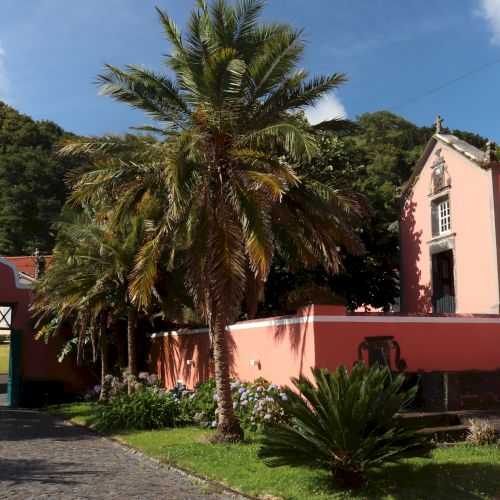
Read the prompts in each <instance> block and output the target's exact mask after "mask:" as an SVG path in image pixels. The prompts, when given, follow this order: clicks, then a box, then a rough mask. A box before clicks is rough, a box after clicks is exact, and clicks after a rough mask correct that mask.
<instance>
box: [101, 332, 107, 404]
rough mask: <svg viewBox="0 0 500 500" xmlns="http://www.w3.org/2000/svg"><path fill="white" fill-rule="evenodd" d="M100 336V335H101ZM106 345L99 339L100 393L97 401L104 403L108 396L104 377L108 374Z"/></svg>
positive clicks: (104, 341)
mask: <svg viewBox="0 0 500 500" xmlns="http://www.w3.org/2000/svg"><path fill="white" fill-rule="evenodd" d="M101 335H102V334H101ZM108 361H109V360H108V343H107V342H106V340H105V339H103V338H102V337H101V393H100V394H99V399H100V400H101V401H106V400H107V399H108V394H107V391H106V375H108V374H109V362H108Z"/></svg>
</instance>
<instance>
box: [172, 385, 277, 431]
mask: <svg viewBox="0 0 500 500" xmlns="http://www.w3.org/2000/svg"><path fill="white" fill-rule="evenodd" d="M231 393H232V397H233V407H234V409H235V414H236V416H237V417H238V419H239V421H240V423H241V425H243V426H244V427H246V428H247V429H249V430H252V431H260V430H262V428H263V426H264V424H265V423H267V422H283V421H285V420H286V419H287V418H286V415H285V413H284V411H283V409H282V408H281V407H280V406H279V404H278V403H277V401H278V399H286V398H287V396H286V394H285V393H284V392H282V391H281V389H280V388H279V387H278V386H277V385H276V384H270V383H269V382H268V381H267V380H264V379H262V378H260V379H257V380H255V381H254V382H244V381H242V380H237V379H236V380H233V381H232V382H231ZM172 394H173V396H174V399H175V400H176V401H177V403H178V404H179V406H180V408H181V414H182V415H183V417H185V420H186V421H189V420H191V421H192V422H194V423H196V424H197V425H200V426H201V427H213V428H215V427H217V421H218V418H217V413H218V409H217V392H216V390H215V380H214V379H210V380H208V381H207V382H200V383H199V384H197V386H196V388H195V389H194V390H193V391H189V390H188V389H187V388H186V387H185V386H179V387H178V388H176V389H174V391H172Z"/></svg>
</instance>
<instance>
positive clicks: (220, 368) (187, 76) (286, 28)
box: [63, 0, 366, 440]
mask: <svg viewBox="0 0 500 500" xmlns="http://www.w3.org/2000/svg"><path fill="white" fill-rule="evenodd" d="M263 5H264V3H263V2H262V1H261V0H240V1H237V2H236V3H235V4H234V5H231V4H229V3H228V2H226V1H225V0H214V1H213V2H212V3H211V4H210V6H209V5H207V3H206V2H205V1H204V0H199V1H198V2H197V8H196V9H195V10H194V11H193V12H192V13H191V16H190V18H189V20H188V22H187V26H186V31H185V32H184V33H181V31H180V30H179V29H178V27H177V26H176V25H175V23H174V22H173V20H172V19H171V18H170V17H169V16H168V15H167V14H166V13H165V12H163V11H161V10H159V9H157V10H158V15H159V19H160V22H161V24H162V26H163V29H164V32H165V35H166V38H167V39H168V41H169V42H170V43H171V45H172V50H171V53H170V54H169V55H167V56H166V58H165V66H166V67H167V68H168V70H169V72H170V74H171V75H173V77H174V78H173V79H171V78H170V77H169V76H167V75H164V74H161V73H157V72H153V71H151V70H149V69H145V68H142V67H137V66H127V67H126V68H125V69H119V68H116V67H114V66H110V65H107V70H108V71H107V73H105V74H102V75H100V76H99V81H100V82H101V83H102V87H101V91H102V93H103V94H105V95H108V96H111V97H112V98H113V99H115V100H117V101H120V102H124V103H127V104H129V105H131V106H133V107H135V108H138V109H140V110H143V111H145V112H146V113H148V115H149V117H150V118H151V119H152V120H154V121H155V122H156V123H157V125H155V126H147V127H143V128H144V129H146V130H149V131H152V132H153V133H157V134H159V135H160V136H161V137H162V138H163V140H161V141H159V142H151V143H149V144H147V145H143V147H139V148H136V149H135V150H133V148H131V149H130V156H129V161H127V162H124V161H122V160H119V159H118V157H116V158H115V160H114V161H113V159H112V156H113V151H114V150H116V149H118V150H119V149H120V148H122V147H127V144H125V143H124V142H123V141H121V140H120V139H119V138H108V139H106V140H104V141H102V140H99V139H96V140H82V141H77V142H76V143H74V144H72V145H68V146H66V147H65V148H64V149H63V153H81V152H84V153H93V154H94V155H96V157H97V163H96V165H95V169H94V170H93V171H88V172H87V173H85V174H83V175H81V176H80V177H78V178H77V179H76V181H75V182H74V188H75V189H76V191H75V194H74V198H75V199H78V200H80V201H81V200H83V199H86V200H88V199H92V198H95V197H99V194H100V193H103V192H109V191H111V192H113V193H114V197H115V199H116V200H118V201H121V200H127V203H123V202H121V203H120V207H121V208H125V209H130V206H131V205H132V204H135V206H137V207H140V204H141V200H142V197H143V196H153V197H156V198H157V199H158V200H160V201H161V203H162V204H163V216H162V218H161V220H160V222H159V223H158V224H155V225H154V227H153V225H151V227H150V228H149V229H150V231H149V234H150V238H149V241H148V242H147V243H146V244H145V245H144V246H143V248H142V249H141V251H140V252H139V254H138V256H137V259H136V265H135V269H134V273H133V280H132V283H131V287H130V288H131V293H132V297H133V299H134V300H135V301H136V302H137V303H138V304H141V305H144V304H147V303H148V301H149V300H150V298H151V294H152V290H153V286H152V284H153V282H154V279H155V277H156V270H157V260H158V258H159V256H160V255H161V254H162V253H164V252H166V253H167V254H168V255H169V260H170V263H171V265H172V266H174V265H179V263H181V265H183V266H185V270H186V283H187V285H188V289H189V291H190V293H191V295H192V297H193V299H194V303H195V305H196V307H197V309H198V311H199V312H200V313H201V314H202V315H203V317H204V318H205V320H206V321H207V323H208V325H209V329H210V334H211V339H212V345H213V352H214V358H215V378H216V381H217V394H218V401H219V425H218V430H217V433H216V436H215V439H222V440H237V439H241V437H242V436H243V433H242V430H241V427H240V425H239V423H238V422H237V420H236V419H235V416H234V412H233V407H232V401H231V394H230V389H229V368H228V367H229V357H230V356H231V353H230V352H228V347H227V343H226V333H225V332H226V327H227V326H228V325H229V324H231V323H232V322H233V321H235V320H236V319H237V317H238V314H239V311H240V307H241V303H242V301H243V300H244V299H246V300H247V302H248V310H249V311H250V313H252V312H253V311H255V309H256V306H257V303H258V301H259V300H262V298H263V290H264V284H265V281H266V278H267V275H268V273H269V269H270V266H271V263H272V260H273V256H274V255H275V254H277V253H280V254H282V255H283V256H284V257H285V258H286V259H287V260H288V261H292V262H295V263H300V265H307V266H316V265H318V264H321V265H324V266H325V267H326V268H327V269H328V270H329V271H331V272H336V271H338V269H339V267H340V258H339V249H340V247H341V246H342V247H344V248H345V250H347V251H348V252H353V253H357V252H360V251H362V245H361V244H360V242H359V239H358V238H357V236H356V234H355V232H354V231H353V230H352V229H351V228H352V226H353V224H355V223H356V222H357V221H358V220H359V218H360V216H362V215H363V214H364V213H365V208H366V207H365V203H364V201H363V199H362V198H361V197H359V196H357V195H356V194H354V193H352V192H350V191H349V190H345V189H335V188H334V187H332V186H325V185H322V184H320V183H318V182H315V181H314V180H313V179H309V178H307V179H305V178H302V177H301V176H299V175H298V174H297V173H296V171H295V168H294V166H296V165H298V164H300V163H301V162H307V161H308V160H309V159H310V158H311V157H313V156H314V155H315V153H316V142H315V138H314V134H313V130H312V128H311V127H310V126H309V124H308V123H307V121H306V120H305V118H304V117H303V114H302V112H301V109H302V108H303V107H304V106H308V105H314V104H315V103H317V102H318V100H320V99H321V98H322V97H323V96H324V95H325V94H326V93H327V92H328V91H330V90H332V89H335V88H336V87H337V86H338V85H339V84H341V83H342V82H344V80H345V76H344V75H342V74H333V75H329V76H320V77H316V78H312V79H310V80H308V79H307V78H308V75H307V72H306V71H304V70H303V69H297V65H298V63H299V62H300V60H301V57H302V54H303V51H304V47H305V41H304V39H303V36H302V32H301V31H300V30H296V29H294V28H292V27H291V26H290V25H288V24H279V23H270V24H260V23H259V16H260V14H261V11H262V9H263ZM105 154H108V155H110V156H108V158H107V160H103V159H102V158H103V155H105Z"/></svg>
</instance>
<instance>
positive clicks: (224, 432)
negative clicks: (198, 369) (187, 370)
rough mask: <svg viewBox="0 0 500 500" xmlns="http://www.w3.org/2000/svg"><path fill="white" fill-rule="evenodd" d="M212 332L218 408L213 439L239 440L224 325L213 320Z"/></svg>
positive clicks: (240, 429) (239, 432) (240, 430)
mask: <svg viewBox="0 0 500 500" xmlns="http://www.w3.org/2000/svg"><path fill="white" fill-rule="evenodd" d="M214 326H215V327H214V329H213V332H212V338H213V349H214V364H215V384H216V391H217V398H218V403H217V406H218V408H219V425H218V427H217V431H216V433H215V434H214V436H213V438H212V440H213V441H231V442H234V441H241V440H243V429H242V428H241V426H240V423H239V422H238V419H237V418H236V416H235V414H234V408H233V399H232V397H231V387H230V380H229V359H228V349H227V339H226V325H224V324H221V322H220V321H217V320H216V321H215V325H214Z"/></svg>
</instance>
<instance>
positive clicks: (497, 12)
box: [478, 0, 500, 45]
mask: <svg viewBox="0 0 500 500" xmlns="http://www.w3.org/2000/svg"><path fill="white" fill-rule="evenodd" d="M479 5H480V8H479V12H478V14H479V16H480V17H482V18H483V19H486V21H487V22H488V24H489V25H490V30H491V31H492V32H493V37H492V39H491V41H492V42H493V43H495V44H498V45H500V0H479Z"/></svg>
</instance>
